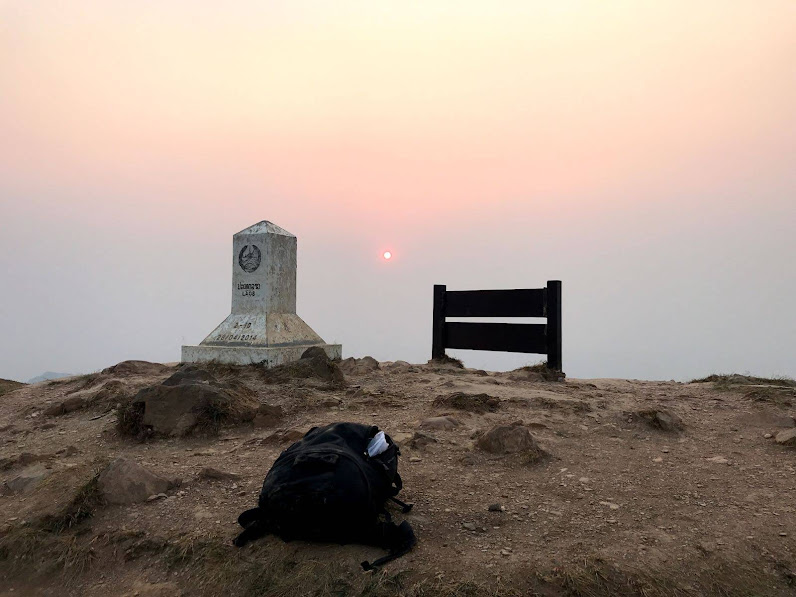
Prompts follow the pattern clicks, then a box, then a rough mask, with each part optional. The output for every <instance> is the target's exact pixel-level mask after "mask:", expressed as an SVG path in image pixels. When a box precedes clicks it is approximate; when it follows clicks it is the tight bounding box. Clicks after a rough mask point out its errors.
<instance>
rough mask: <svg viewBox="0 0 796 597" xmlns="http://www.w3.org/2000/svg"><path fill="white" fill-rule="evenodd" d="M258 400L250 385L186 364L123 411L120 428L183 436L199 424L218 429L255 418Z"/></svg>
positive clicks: (206, 427) (130, 432)
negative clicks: (221, 426) (220, 378)
mask: <svg viewBox="0 0 796 597" xmlns="http://www.w3.org/2000/svg"><path fill="white" fill-rule="evenodd" d="M257 406H258V405H257V401H256V399H255V398H254V397H253V396H252V394H251V392H250V391H249V390H248V388H246V386H244V385H242V384H240V383H238V382H234V381H220V380H218V379H216V377H215V376H214V375H213V374H212V373H210V372H209V371H207V370H204V369H200V368H197V367H184V368H183V369H181V370H180V371H178V372H176V373H175V374H174V375H172V376H171V377H169V378H168V379H167V380H165V381H164V382H163V383H161V384H159V385H156V386H151V387H149V388H144V389H143V390H141V391H140V392H138V394H137V395H136V396H135V398H133V401H132V403H131V404H130V405H129V406H128V407H127V408H126V409H125V411H124V412H122V413H121V414H120V417H119V420H120V423H122V422H123V424H121V425H120V427H119V428H120V430H122V431H123V432H127V433H129V434H142V433H143V434H153V435H161V436H172V437H181V436H184V435H188V434H190V433H192V432H193V431H194V430H195V429H197V428H198V427H202V428H203V429H206V430H209V431H215V430H217V429H218V427H219V426H220V425H222V424H229V423H242V422H246V421H251V420H252V419H253V418H254V417H255V415H256V413H257Z"/></svg>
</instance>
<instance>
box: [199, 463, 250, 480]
mask: <svg viewBox="0 0 796 597" xmlns="http://www.w3.org/2000/svg"><path fill="white" fill-rule="evenodd" d="M199 478H200V479H209V480H212V481H237V480H238V479H240V475H237V474H235V473H228V472H224V471H220V470H218V469H215V468H211V467H209V466H208V467H205V468H203V469H202V470H201V471H199Z"/></svg>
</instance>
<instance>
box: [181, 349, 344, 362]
mask: <svg viewBox="0 0 796 597" xmlns="http://www.w3.org/2000/svg"><path fill="white" fill-rule="evenodd" d="M313 346H317V347H319V348H322V349H323V350H324V351H325V352H326V354H327V355H329V358H330V359H340V358H342V357H343V347H342V345H341V344H303V345H298V346H273V347H269V348H264V347H257V346H204V345H201V344H200V345H198V346H183V347H182V359H181V361H182V362H183V363H211V362H215V363H224V364H226V365H253V364H255V363H261V364H263V365H265V366H266V367H276V366H277V365H284V364H285V363H291V362H293V361H298V360H299V359H300V358H301V355H302V354H304V351H305V350H307V349H308V348H311V347H313Z"/></svg>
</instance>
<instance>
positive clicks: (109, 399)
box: [91, 379, 127, 404]
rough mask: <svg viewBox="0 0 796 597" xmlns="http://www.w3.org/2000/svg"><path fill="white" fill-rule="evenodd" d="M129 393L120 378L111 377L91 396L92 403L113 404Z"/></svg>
mask: <svg viewBox="0 0 796 597" xmlns="http://www.w3.org/2000/svg"><path fill="white" fill-rule="evenodd" d="M126 393H127V386H126V385H125V384H124V383H123V382H121V381H119V380H118V379H111V380H110V381H107V382H105V383H104V384H102V387H101V388H100V389H99V390H98V391H97V393H96V394H94V396H93V397H92V398H91V402H92V403H97V402H100V403H103V404H113V403H115V402H118V400H119V398H121V397H122V396H124V395H125V394H126Z"/></svg>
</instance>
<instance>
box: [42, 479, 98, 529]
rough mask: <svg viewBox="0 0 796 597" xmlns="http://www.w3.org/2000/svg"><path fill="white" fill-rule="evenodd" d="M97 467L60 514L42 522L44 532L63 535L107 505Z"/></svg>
mask: <svg viewBox="0 0 796 597" xmlns="http://www.w3.org/2000/svg"><path fill="white" fill-rule="evenodd" d="M101 468H102V467H97V470H96V471H95V473H94V476H93V477H91V479H89V481H88V482H87V483H86V484H85V485H83V486H82V487H81V488H80V489H78V490H77V493H76V494H75V497H73V498H72V500H71V501H70V502H69V503H68V504H67V505H66V506H65V507H64V509H63V510H62V511H61V512H59V513H58V514H51V515H48V516H46V517H45V518H43V519H42V520H41V523H40V526H41V528H42V530H45V531H48V532H50V533H62V532H63V531H65V530H67V529H71V528H72V527H74V526H76V525H78V524H80V523H81V522H83V521H84V520H86V519H87V518H91V516H93V515H94V512H95V511H96V510H97V508H99V507H100V506H103V505H104V504H105V499H104V498H103V497H102V493H101V492H100V489H99V475H100V469H101Z"/></svg>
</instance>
